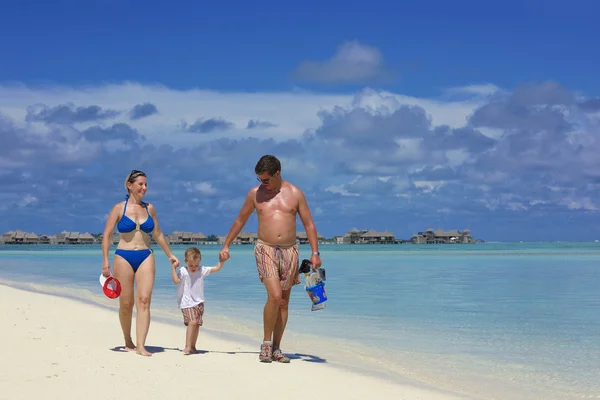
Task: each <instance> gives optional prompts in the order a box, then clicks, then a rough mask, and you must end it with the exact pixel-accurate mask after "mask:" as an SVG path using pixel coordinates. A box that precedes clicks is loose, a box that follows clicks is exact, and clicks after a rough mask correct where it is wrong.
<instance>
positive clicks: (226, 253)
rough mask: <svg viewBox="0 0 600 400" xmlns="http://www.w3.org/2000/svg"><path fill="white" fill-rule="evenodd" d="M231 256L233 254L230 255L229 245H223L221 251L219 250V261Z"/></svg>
mask: <svg viewBox="0 0 600 400" xmlns="http://www.w3.org/2000/svg"><path fill="white" fill-rule="evenodd" d="M230 258H231V256H230V255H229V247H223V248H222V249H221V251H220V252H219V261H223V262H225V261H227V260H229V259H230Z"/></svg>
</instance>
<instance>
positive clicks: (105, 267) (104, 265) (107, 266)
mask: <svg viewBox="0 0 600 400" xmlns="http://www.w3.org/2000/svg"><path fill="white" fill-rule="evenodd" d="M102 275H104V276H105V277H107V278H108V277H109V276H110V262H108V261H104V262H103V263H102Z"/></svg>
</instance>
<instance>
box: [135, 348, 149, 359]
mask: <svg viewBox="0 0 600 400" xmlns="http://www.w3.org/2000/svg"><path fill="white" fill-rule="evenodd" d="M137 353H138V354H139V355H140V356H144V357H152V353H150V352H149V351H148V350H146V349H145V348H143V347H140V348H139V349H137Z"/></svg>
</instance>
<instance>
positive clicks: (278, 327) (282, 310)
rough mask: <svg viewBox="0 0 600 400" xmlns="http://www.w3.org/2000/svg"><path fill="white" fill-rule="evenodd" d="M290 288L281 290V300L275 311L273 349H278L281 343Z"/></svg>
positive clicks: (286, 317) (286, 318)
mask: <svg viewBox="0 0 600 400" xmlns="http://www.w3.org/2000/svg"><path fill="white" fill-rule="evenodd" d="M291 293H292V289H288V290H283V291H282V292H281V302H280V303H279V312H278V313H277V321H276V322H275V327H274V329H273V349H278V348H279V345H280V344H281V338H282V337H283V332H284V331H285V326H286V324H287V320H288V304H289V302H290V294H291Z"/></svg>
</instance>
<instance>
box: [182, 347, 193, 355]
mask: <svg viewBox="0 0 600 400" xmlns="http://www.w3.org/2000/svg"><path fill="white" fill-rule="evenodd" d="M182 351H183V354H185V355H186V356H188V355H190V354H194V353H192V349H191V348H187V347H186V348H185V349H183V350H182Z"/></svg>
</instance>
